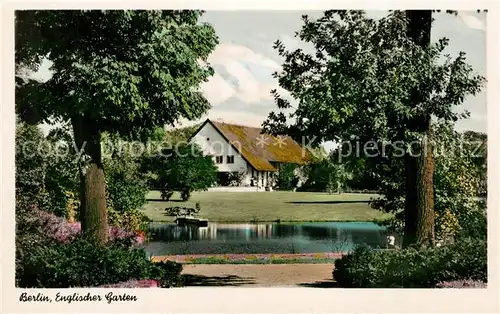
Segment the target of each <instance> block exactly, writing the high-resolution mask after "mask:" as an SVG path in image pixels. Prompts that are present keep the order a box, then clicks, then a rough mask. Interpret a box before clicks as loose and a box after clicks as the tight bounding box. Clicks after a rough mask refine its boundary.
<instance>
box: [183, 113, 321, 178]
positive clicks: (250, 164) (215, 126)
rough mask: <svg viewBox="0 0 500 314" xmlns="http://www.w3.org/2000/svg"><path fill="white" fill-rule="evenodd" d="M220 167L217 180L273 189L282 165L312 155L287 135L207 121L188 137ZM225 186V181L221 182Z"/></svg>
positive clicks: (296, 162)
mask: <svg viewBox="0 0 500 314" xmlns="http://www.w3.org/2000/svg"><path fill="white" fill-rule="evenodd" d="M190 142H191V143H196V144H198V145H199V146H200V147H201V149H202V151H203V153H204V154H205V155H209V156H212V158H213V160H214V162H215V164H216V165H217V167H218V169H219V174H218V175H219V182H228V181H230V179H229V178H237V180H236V181H237V182H236V183H234V182H235V181H234V180H232V181H231V182H232V183H231V185H236V186H257V187H262V188H264V187H269V188H272V187H274V186H275V183H276V175H277V172H278V171H279V169H280V167H282V165H283V164H287V163H292V164H299V165H300V164H305V163H307V162H308V161H309V160H310V159H311V157H312V155H311V152H310V151H309V150H308V149H307V148H303V147H302V146H301V145H299V144H298V143H297V142H296V141H294V140H293V139H292V138H291V137H289V136H271V135H268V134H262V129H260V128H255V127H249V126H243V125H236V124H228V123H224V122H218V121H217V122H216V121H212V120H208V119H207V120H206V121H205V122H204V123H203V124H202V125H201V126H200V127H199V128H198V130H196V131H195V132H194V134H193V135H192V137H191V138H190ZM221 185H228V184H224V183H223V184H221Z"/></svg>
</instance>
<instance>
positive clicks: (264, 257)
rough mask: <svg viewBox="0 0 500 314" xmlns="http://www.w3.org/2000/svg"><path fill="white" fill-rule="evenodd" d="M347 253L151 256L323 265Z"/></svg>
mask: <svg viewBox="0 0 500 314" xmlns="http://www.w3.org/2000/svg"><path fill="white" fill-rule="evenodd" d="M347 253H348V252H336V253H283V254H281V253H278V254H188V255H161V256H152V257H151V259H152V261H154V262H165V261H172V262H177V263H181V264H281V263H291V262H297V263H303V262H310V263H319V262H321V263H325V262H330V261H331V262H333V261H335V260H336V259H340V258H342V257H343V256H344V255H345V254H347Z"/></svg>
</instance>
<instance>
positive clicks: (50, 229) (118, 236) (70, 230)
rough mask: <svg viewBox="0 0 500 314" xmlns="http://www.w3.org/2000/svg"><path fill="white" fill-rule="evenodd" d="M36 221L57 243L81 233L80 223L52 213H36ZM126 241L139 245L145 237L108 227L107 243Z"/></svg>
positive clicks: (70, 239) (67, 240)
mask: <svg viewBox="0 0 500 314" xmlns="http://www.w3.org/2000/svg"><path fill="white" fill-rule="evenodd" d="M38 219H39V220H40V222H41V224H42V227H43V228H44V230H45V231H46V233H47V234H48V235H49V236H50V237H52V238H53V239H54V240H56V241H57V242H61V243H67V242H70V241H72V240H73V239H74V238H75V237H76V236H77V235H78V234H80V232H81V231H82V225H81V223H80V222H78V221H76V222H69V221H68V220H66V219H65V218H62V217H58V216H56V215H54V214H52V213H48V212H44V211H38ZM126 239H131V240H132V243H133V244H135V245H141V244H143V243H144V241H145V236H144V234H143V233H137V232H132V231H128V230H125V229H123V228H120V227H117V226H109V227H108V240H109V241H116V240H126Z"/></svg>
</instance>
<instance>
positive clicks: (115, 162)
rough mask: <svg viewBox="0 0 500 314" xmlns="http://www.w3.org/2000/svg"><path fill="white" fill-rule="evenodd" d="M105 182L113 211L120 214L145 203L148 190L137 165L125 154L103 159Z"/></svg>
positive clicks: (144, 178)
mask: <svg viewBox="0 0 500 314" xmlns="http://www.w3.org/2000/svg"><path fill="white" fill-rule="evenodd" d="M104 169H105V171H106V182H107V188H108V193H109V198H110V200H109V201H110V202H111V203H112V206H113V209H114V210H116V211H117V212H118V213H120V214H122V213H125V212H127V211H134V210H137V209H138V208H140V207H141V206H142V205H144V204H145V203H146V194H147V193H148V191H149V189H148V186H147V178H146V176H145V175H144V174H143V173H142V172H141V171H140V169H139V163H138V162H137V161H136V160H135V159H134V158H132V157H130V156H128V155H127V154H121V155H120V156H119V157H115V158H105V159H104Z"/></svg>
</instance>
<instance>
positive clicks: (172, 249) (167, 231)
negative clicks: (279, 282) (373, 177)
mask: <svg viewBox="0 0 500 314" xmlns="http://www.w3.org/2000/svg"><path fill="white" fill-rule="evenodd" d="M150 231H151V237H152V238H151V241H150V242H149V243H148V244H147V246H146V251H147V252H148V253H149V254H152V255H156V256H159V255H186V254H259V253H262V254H265V253H274V254H280V253H281V254H289V253H324V252H345V251H348V250H351V249H352V248H353V247H354V246H356V245H360V244H366V245H368V246H370V247H373V248H385V247H386V244H387V240H386V236H387V235H388V234H387V232H386V229H385V228H384V227H381V226H378V225H377V224H375V223H372V222H308V223H268V224H265V223H209V225H208V227H204V228H198V227H195V226H184V227H179V226H177V225H175V224H168V223H151V225H150Z"/></svg>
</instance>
